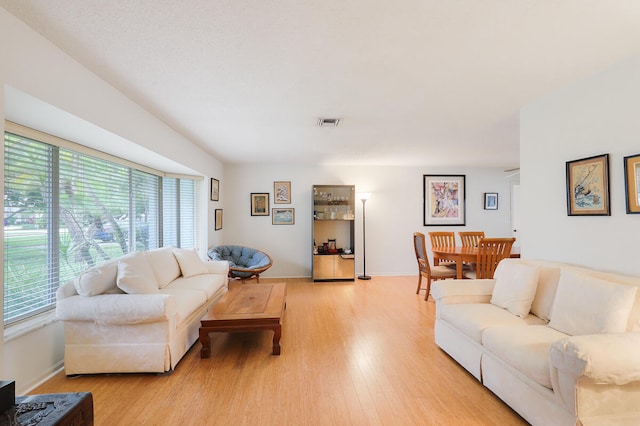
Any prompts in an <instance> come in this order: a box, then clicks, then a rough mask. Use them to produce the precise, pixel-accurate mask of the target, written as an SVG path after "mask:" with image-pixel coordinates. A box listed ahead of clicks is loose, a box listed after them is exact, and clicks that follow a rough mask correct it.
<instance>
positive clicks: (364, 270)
mask: <svg viewBox="0 0 640 426" xmlns="http://www.w3.org/2000/svg"><path fill="white" fill-rule="evenodd" d="M367 198H369V194H366V193H365V194H361V195H360V199H361V200H362V275H358V279H359V280H370V279H371V277H370V276H369V275H367V253H366V243H365V215H364V205H365V203H366V202H367Z"/></svg>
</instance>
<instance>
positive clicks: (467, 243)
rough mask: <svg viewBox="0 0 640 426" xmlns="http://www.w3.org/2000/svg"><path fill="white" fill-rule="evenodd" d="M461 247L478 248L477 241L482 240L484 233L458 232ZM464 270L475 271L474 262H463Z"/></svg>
mask: <svg viewBox="0 0 640 426" xmlns="http://www.w3.org/2000/svg"><path fill="white" fill-rule="evenodd" d="M458 235H459V236H460V241H461V242H462V247H478V240H479V239H480V238H484V231H460V232H458ZM464 266H465V267H466V268H471V269H475V268H476V262H465V263H464Z"/></svg>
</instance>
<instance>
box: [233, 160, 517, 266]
mask: <svg viewBox="0 0 640 426" xmlns="http://www.w3.org/2000/svg"><path fill="white" fill-rule="evenodd" d="M424 174H464V175H466V205H467V216H466V226H464V227H462V226H452V227H441V226H429V227H425V226H423V210H422V209H423V198H422V191H423V184H422V181H423V175H424ZM515 178H517V177H515ZM282 180H283V181H291V193H292V202H291V205H285V204H278V205H277V207H293V208H295V224H294V225H272V224H271V216H268V217H266V216H251V215H250V194H251V193H252V192H268V193H269V194H270V201H271V206H270V207H271V208H273V207H275V206H274V205H273V182H274V181H282ZM510 182H511V181H510V180H509V179H506V178H505V173H504V172H503V171H502V169H452V168H443V169H433V168H431V169H428V168H421V167H374V166H372V167H349V166H299V167H294V166H289V165H259V166H257V165H227V166H226V168H225V180H224V182H221V185H223V187H224V190H223V192H224V195H225V210H224V230H225V239H224V242H225V244H240V245H248V246H250V247H254V248H257V249H261V250H264V251H266V252H267V253H269V255H271V257H272V258H273V261H274V265H273V267H272V268H271V269H269V270H268V271H267V272H266V273H265V274H264V276H266V277H309V276H311V250H312V245H313V241H312V236H311V225H312V186H313V185H319V184H343V185H356V192H370V193H371V196H370V198H369V200H368V201H367V203H366V212H365V213H366V242H367V247H366V256H367V265H366V266H367V271H366V272H367V274H368V275H417V265H416V260H415V255H414V253H413V245H412V244H413V243H412V235H413V233H414V232H416V231H420V232H424V233H426V232H429V231H440V230H450V231H455V232H457V231H463V230H465V229H466V230H484V231H485V232H486V234H487V235H490V236H495V237H508V236H510V232H511V230H510V227H511V225H510V208H509V206H510V188H511V186H510ZM484 192H498V193H499V209H498V210H484V209H483V193H484ZM355 230H356V235H355V240H356V245H355V250H356V253H362V202H361V201H360V200H357V201H356V225H355ZM356 272H357V273H362V258H361V257H358V256H357V257H356Z"/></svg>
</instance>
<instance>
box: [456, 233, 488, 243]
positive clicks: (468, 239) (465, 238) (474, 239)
mask: <svg viewBox="0 0 640 426" xmlns="http://www.w3.org/2000/svg"><path fill="white" fill-rule="evenodd" d="M458 235H459V236H460V241H461V242H462V246H463V247H477V246H478V240H480V238H484V231H461V232H458Z"/></svg>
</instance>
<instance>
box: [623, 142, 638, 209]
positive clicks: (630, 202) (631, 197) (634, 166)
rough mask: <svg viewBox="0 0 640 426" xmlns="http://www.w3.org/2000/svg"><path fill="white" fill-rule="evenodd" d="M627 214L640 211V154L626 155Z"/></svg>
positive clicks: (625, 186)
mask: <svg viewBox="0 0 640 426" xmlns="http://www.w3.org/2000/svg"><path fill="white" fill-rule="evenodd" d="M624 188H625V194H626V200H627V214H639V213H640V154H636V155H630V156H628V157H624Z"/></svg>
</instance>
